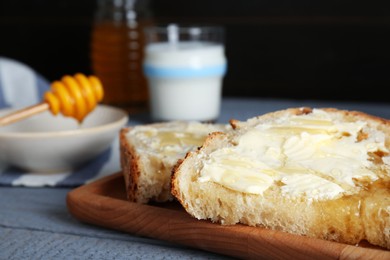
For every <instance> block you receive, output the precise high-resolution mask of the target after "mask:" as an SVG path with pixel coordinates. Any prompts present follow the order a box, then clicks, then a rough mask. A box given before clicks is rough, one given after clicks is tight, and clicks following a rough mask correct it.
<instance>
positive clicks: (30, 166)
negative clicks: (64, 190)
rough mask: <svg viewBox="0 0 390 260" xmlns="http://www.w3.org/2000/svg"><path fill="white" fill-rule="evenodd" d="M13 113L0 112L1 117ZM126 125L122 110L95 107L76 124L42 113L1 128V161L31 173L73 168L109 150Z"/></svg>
mask: <svg viewBox="0 0 390 260" xmlns="http://www.w3.org/2000/svg"><path fill="white" fill-rule="evenodd" d="M12 111H13V110H10V109H3V110H0V116H3V115H6V114H8V113H10V112H12ZM127 122H128V115H127V113H126V112H125V111H123V110H121V109H118V108H114V107H111V106H106V105H98V106H97V107H96V108H95V110H94V111H92V112H91V113H90V114H89V115H88V116H87V117H86V118H85V120H84V121H83V122H82V124H79V123H78V122H77V121H76V120H75V119H73V118H68V117H63V116H62V115H58V116H53V115H52V114H51V113H50V112H48V111H47V112H43V113H40V114H37V115H34V116H32V117H30V118H27V119H24V120H22V121H19V122H16V123H13V124H10V125H7V126H3V127H1V126H0V162H1V163H3V164H4V163H5V164H9V165H13V166H17V167H19V168H22V169H25V170H28V171H31V172H58V171H64V170H71V169H74V168H76V167H78V166H80V165H81V164H83V163H84V162H86V161H88V160H90V159H92V158H94V157H95V156H97V155H99V154H100V153H102V152H103V151H104V150H106V149H108V148H109V147H110V145H111V144H112V143H113V141H114V140H115V138H116V137H118V136H119V130H120V128H122V127H123V126H125V125H126V124H127Z"/></svg>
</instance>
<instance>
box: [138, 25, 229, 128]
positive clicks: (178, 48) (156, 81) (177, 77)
mask: <svg viewBox="0 0 390 260" xmlns="http://www.w3.org/2000/svg"><path fill="white" fill-rule="evenodd" d="M222 33H223V30H222V28H220V27H185V28H183V27H181V28H180V27H178V26H177V25H169V26H168V27H165V28H164V27H150V28H148V30H146V31H145V34H146V41H147V45H146V47H145V58H144V63H143V68H144V73H145V75H146V77H147V79H148V86H149V93H150V102H151V103H150V105H151V112H152V117H153V118H154V119H155V120H161V121H168V120H188V121H190V120H196V121H215V120H216V119H217V118H218V116H219V113H220V105H221V95H222V85H223V76H224V75H225V74H226V70H227V61H226V57H225V53H224V52H225V49H224V45H223V42H222V40H223V39H222V36H223V35H222Z"/></svg>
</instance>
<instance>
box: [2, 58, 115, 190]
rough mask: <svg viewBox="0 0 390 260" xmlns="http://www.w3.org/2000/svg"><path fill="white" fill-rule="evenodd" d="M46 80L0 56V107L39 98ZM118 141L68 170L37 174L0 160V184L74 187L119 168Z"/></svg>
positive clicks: (23, 104)
mask: <svg viewBox="0 0 390 260" xmlns="http://www.w3.org/2000/svg"><path fill="white" fill-rule="evenodd" d="M49 87H50V82H48V80H47V79H45V78H44V77H42V75H40V74H39V73H37V72H36V71H35V70H34V69H32V68H30V67H29V66H27V65H26V64H23V63H21V62H19V61H16V60H13V59H9V58H6V57H0V109H3V108H10V107H12V108H23V107H26V106H30V105H34V104H37V103H39V102H41V101H42V96H43V94H44V92H45V91H47V90H48V89H49ZM117 147H119V140H118V138H117V139H116V140H115V141H114V142H113V144H112V145H111V147H110V148H109V149H107V150H106V151H104V152H103V153H102V154H100V155H99V156H98V157H97V158H95V159H93V160H92V161H90V162H87V163H86V164H84V165H82V166H80V167H79V168H78V169H75V170H73V171H69V172H58V173H40V172H26V171H24V170H21V169H18V168H15V167H12V166H10V165H7V164H6V163H5V162H0V186H26V187H44V186H49V187H76V186H80V185H83V184H85V183H88V182H90V181H93V180H95V179H98V178H100V177H103V176H106V175H109V174H112V173H115V172H118V171H120V164H119V149H118V148H117ZM0 152H1V151H0Z"/></svg>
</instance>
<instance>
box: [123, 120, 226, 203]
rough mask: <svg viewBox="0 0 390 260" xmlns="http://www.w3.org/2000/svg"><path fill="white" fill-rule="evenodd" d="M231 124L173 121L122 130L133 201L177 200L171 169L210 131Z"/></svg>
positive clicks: (125, 173)
mask: <svg viewBox="0 0 390 260" xmlns="http://www.w3.org/2000/svg"><path fill="white" fill-rule="evenodd" d="M228 129H231V127H230V126H229V125H221V124H206V123H199V122H195V121H193V122H185V121H171V122H161V123H153V124H145V125H137V126H134V127H127V128H124V129H122V130H121V132H120V147H121V148H120V149H121V168H122V172H123V174H124V178H125V182H126V193H127V197H128V199H129V200H130V201H133V202H138V203H148V202H149V201H157V202H165V201H169V200H172V199H173V196H172V194H171V192H170V188H171V187H170V185H171V172H172V168H173V166H174V165H175V164H176V163H177V160H178V159H180V158H183V157H184V156H185V154H186V153H187V152H188V151H190V150H191V149H195V148H197V147H199V146H201V145H202V143H203V141H204V140H205V139H206V137H207V135H208V134H209V133H210V132H214V131H226V130H228Z"/></svg>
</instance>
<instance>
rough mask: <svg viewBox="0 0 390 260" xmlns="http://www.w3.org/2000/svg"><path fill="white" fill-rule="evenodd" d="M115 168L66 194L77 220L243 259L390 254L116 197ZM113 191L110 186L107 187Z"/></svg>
mask: <svg viewBox="0 0 390 260" xmlns="http://www.w3.org/2000/svg"><path fill="white" fill-rule="evenodd" d="M118 178H122V174H121V173H120V172H119V173H114V174H112V175H110V176H106V177H103V178H102V179H99V180H96V181H94V182H92V183H90V184H86V185H83V186H80V187H78V188H76V189H74V190H72V191H70V192H69V193H68V194H67V197H66V204H67V207H68V210H69V212H70V213H71V214H72V215H73V216H74V217H75V218H76V219H78V220H80V221H82V222H86V223H89V224H94V225H97V226H102V227H105V228H110V229H115V230H119V231H122V232H127V233H130V234H134V235H138V236H146V237H150V238H155V239H160V240H166V241H170V242H174V243H178V244H181V245H186V246H190V247H194V248H198V249H202V250H206V251H210V252H214V253H219V254H222V255H229V256H233V257H239V258H245V259H275V258H291V256H294V259H313V258H320V259H351V258H352V259H359V258H361V259H390V251H386V250H379V249H371V248H362V247H357V246H352V245H346V244H341V243H336V242H331V241H326V240H320V239H315V238H309V237H304V236H297V235H293V234H288V233H284V232H280V231H273V230H267V229H263V228H254V227H249V226H245V225H235V226H221V225H218V224H213V223H211V222H210V221H205V220H197V219H195V218H193V217H191V216H190V215H189V214H187V213H186V212H185V211H177V210H172V209H167V208H163V207H156V206H153V205H143V204H136V203H132V202H128V201H123V200H121V199H116V198H112V197H110V196H109V195H110V194H104V193H105V188H107V187H105V186H107V185H110V184H113V183H114V182H115V181H117V180H118ZM108 192H109V189H108Z"/></svg>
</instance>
